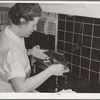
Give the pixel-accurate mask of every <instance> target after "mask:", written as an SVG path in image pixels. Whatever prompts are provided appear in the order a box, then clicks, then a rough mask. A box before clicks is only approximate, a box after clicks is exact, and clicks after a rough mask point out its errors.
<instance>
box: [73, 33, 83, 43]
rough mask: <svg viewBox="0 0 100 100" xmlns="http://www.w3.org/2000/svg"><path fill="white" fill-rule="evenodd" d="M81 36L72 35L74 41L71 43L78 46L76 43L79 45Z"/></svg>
mask: <svg viewBox="0 0 100 100" xmlns="http://www.w3.org/2000/svg"><path fill="white" fill-rule="evenodd" d="M81 38H82V36H81V34H74V40H73V43H75V44H78V43H81Z"/></svg>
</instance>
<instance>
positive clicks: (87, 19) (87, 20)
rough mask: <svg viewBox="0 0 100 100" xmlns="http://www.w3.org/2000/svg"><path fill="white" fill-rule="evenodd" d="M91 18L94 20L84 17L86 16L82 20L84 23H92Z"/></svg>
mask: <svg viewBox="0 0 100 100" xmlns="http://www.w3.org/2000/svg"><path fill="white" fill-rule="evenodd" d="M93 20H94V18H91V17H86V18H85V19H84V20H83V22H84V23H91V24H93Z"/></svg>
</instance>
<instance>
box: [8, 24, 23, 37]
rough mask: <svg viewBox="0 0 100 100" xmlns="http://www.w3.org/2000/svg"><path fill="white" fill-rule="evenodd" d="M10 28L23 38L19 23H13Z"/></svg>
mask: <svg viewBox="0 0 100 100" xmlns="http://www.w3.org/2000/svg"><path fill="white" fill-rule="evenodd" d="M9 29H10V30H11V31H12V32H13V33H14V34H15V35H16V36H18V37H19V38H21V37H22V36H21V32H20V28H19V26H17V25H14V24H11V25H9Z"/></svg>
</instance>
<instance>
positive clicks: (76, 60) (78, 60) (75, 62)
mask: <svg viewBox="0 0 100 100" xmlns="http://www.w3.org/2000/svg"><path fill="white" fill-rule="evenodd" d="M72 64H75V65H78V66H80V57H79V56H76V55H73V58H72Z"/></svg>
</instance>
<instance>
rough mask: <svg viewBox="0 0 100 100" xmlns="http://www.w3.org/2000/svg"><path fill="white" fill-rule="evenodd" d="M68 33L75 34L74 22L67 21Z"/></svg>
mask: <svg viewBox="0 0 100 100" xmlns="http://www.w3.org/2000/svg"><path fill="white" fill-rule="evenodd" d="M66 31H70V32H73V22H69V21H66Z"/></svg>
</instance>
